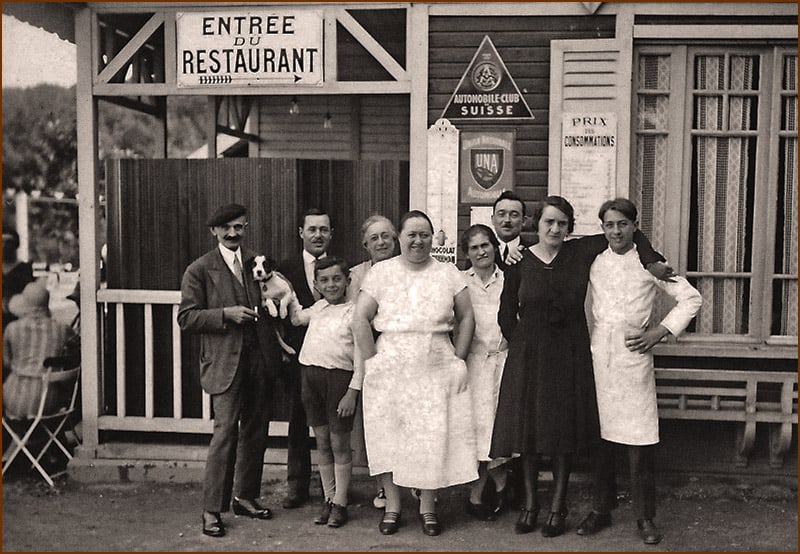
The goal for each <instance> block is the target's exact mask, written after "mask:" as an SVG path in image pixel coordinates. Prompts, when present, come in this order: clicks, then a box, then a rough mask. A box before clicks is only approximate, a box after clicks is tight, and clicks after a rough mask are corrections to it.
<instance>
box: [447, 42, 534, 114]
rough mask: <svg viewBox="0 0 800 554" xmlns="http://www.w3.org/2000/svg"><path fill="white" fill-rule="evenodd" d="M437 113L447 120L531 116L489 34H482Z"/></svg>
mask: <svg viewBox="0 0 800 554" xmlns="http://www.w3.org/2000/svg"><path fill="white" fill-rule="evenodd" d="M441 117H442V118H443V119H449V120H450V121H459V120H461V121H498V120H505V121H508V120H523V119H533V114H532V113H531V109H530V108H529V107H528V104H527V102H525V98H523V96H522V93H520V91H519V87H517V83H515V82H514V79H513V78H512V77H511V73H509V72H508V68H507V67H506V64H504V63H503V60H502V58H500V54H498V53H497V50H496V49H495V47H494V44H492V41H491V39H490V38H489V35H486V36H485V37H483V41H482V42H481V45H480V46H479V47H478V51H477V52H475V55H474V56H473V57H472V61H471V62H470V64H469V67H467V70H466V71H465V72H464V75H463V76H462V77H461V81H459V83H458V86H457V87H456V90H455V92H454V93H453V95H452V96H451V97H450V101H449V102H448V103H447V106H446V107H445V109H444V111H443V112H442V116H441Z"/></svg>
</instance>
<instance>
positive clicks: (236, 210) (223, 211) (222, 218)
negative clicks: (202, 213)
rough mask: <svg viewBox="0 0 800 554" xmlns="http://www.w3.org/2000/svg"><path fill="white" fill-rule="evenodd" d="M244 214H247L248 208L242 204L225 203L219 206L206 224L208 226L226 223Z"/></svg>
mask: <svg viewBox="0 0 800 554" xmlns="http://www.w3.org/2000/svg"><path fill="white" fill-rule="evenodd" d="M243 215H247V208H245V207H244V206H242V205H241V204H225V205H224V206H220V207H219V208H217V211H215V212H214V213H213V214H211V217H209V218H208V221H206V225H207V226H208V227H217V226H219V225H225V224H226V223H228V222H229V221H233V220H234V219H236V218H237V217H242V216H243Z"/></svg>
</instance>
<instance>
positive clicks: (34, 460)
mask: <svg viewBox="0 0 800 554" xmlns="http://www.w3.org/2000/svg"><path fill="white" fill-rule="evenodd" d="M47 361H49V360H46V362H47ZM56 367H57V366H56ZM79 374H80V367H76V368H74V369H67V370H63V371H60V370H54V366H52V365H49V366H48V367H47V371H46V372H45V373H44V374H43V375H42V396H41V398H40V399H39V408H38V410H37V412H36V415H35V416H32V419H15V418H7V417H6V415H5V414H3V428H4V429H5V430H6V431H7V432H8V434H9V435H10V436H11V440H12V442H13V444H12V445H11V446H10V447H9V448H7V449H6V451H5V452H3V475H5V473H6V470H7V469H8V468H9V467H10V466H11V463H12V462H13V461H14V459H15V458H16V457H17V455H18V454H19V453H20V452H22V453H23V454H25V456H27V457H28V459H29V460H30V461H31V464H32V467H34V468H36V469H37V470H38V471H39V473H40V474H41V475H42V477H43V478H44V480H45V481H47V483H48V484H49V485H50V486H51V487H52V486H54V485H55V484H54V482H53V477H57V476H58V475H61V474H63V473H65V472H66V470H63V471H57V472H54V473H52V474H51V473H48V471H47V470H46V469H45V468H44V467H43V466H42V464H41V463H39V462H40V460H41V459H42V457H43V456H44V455H45V453H46V452H47V450H48V449H49V448H50V446H51V445H55V446H57V447H58V448H59V449H60V450H61V452H62V453H63V454H64V455H65V456H66V457H67V460H71V459H72V454H70V452H69V450H67V447H66V446H64V444H63V443H62V442H61V439H60V438H59V433H61V431H62V430H63V429H64V425H65V424H66V423H67V422H68V420H70V418H71V416H72V415H73V413H75V411H76V404H77V399H78V387H79V385H80V379H79V378H78V376H79ZM60 386H61V387H64V388H65V389H66V390H69V389H70V388H71V390H72V394H71V396H70V397H69V398H68V399H66V398H65V399H64V401H63V402H61V403H60V404H61V405H60V406H56V407H55V408H53V407H52V406H49V407H48V409H47V410H45V405H46V404H47V403H48V396H47V395H48V392H52V391H53V388H54V387H60ZM67 400H69V402H68V403H67ZM50 401H51V402H52V399H50ZM45 412H47V413H45ZM24 425H28V427H27V428H26V429H25V430H24V432H20V433H18V432H17V431H16V430H15V429H14V427H17V429H18V430H19V429H20V427H22V426H24ZM40 429H41V430H43V431H45V433H46V436H47V440H46V442H45V443H44V445H43V446H42V447H41V450H39V452H38V453H37V454H35V455H34V452H32V450H34V451H35V450H36V448H38V445H35V444H33V443H32V442H30V439H31V437H33V435H34V433H35V432H36V431H37V430H40Z"/></svg>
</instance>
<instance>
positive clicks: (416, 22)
mask: <svg viewBox="0 0 800 554" xmlns="http://www.w3.org/2000/svg"><path fill="white" fill-rule="evenodd" d="M406 29H407V31H406V66H407V68H406V70H407V71H408V74H409V77H410V78H411V94H410V99H409V103H410V108H411V117H410V121H409V123H410V135H411V136H410V137H409V171H408V174H409V175H408V178H409V184H408V208H409V209H410V210H426V209H427V202H426V198H427V195H428V187H427V182H428V6H427V5H425V4H412V5H411V6H410V7H409V8H408V19H407V23H406ZM411 60H414V61H413V62H412V61H411Z"/></svg>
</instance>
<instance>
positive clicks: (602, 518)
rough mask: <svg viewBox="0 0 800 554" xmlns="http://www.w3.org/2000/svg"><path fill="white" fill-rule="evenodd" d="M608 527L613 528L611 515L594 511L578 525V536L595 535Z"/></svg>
mask: <svg viewBox="0 0 800 554" xmlns="http://www.w3.org/2000/svg"><path fill="white" fill-rule="evenodd" d="M606 527H611V514H599V513H597V512H595V511H594V510H592V511H591V512H589V515H588V516H586V518H584V520H583V521H581V524H580V525H578V534H579V535H594V534H595V533H597V532H599V531H602V530H603V529H605V528H606Z"/></svg>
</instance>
